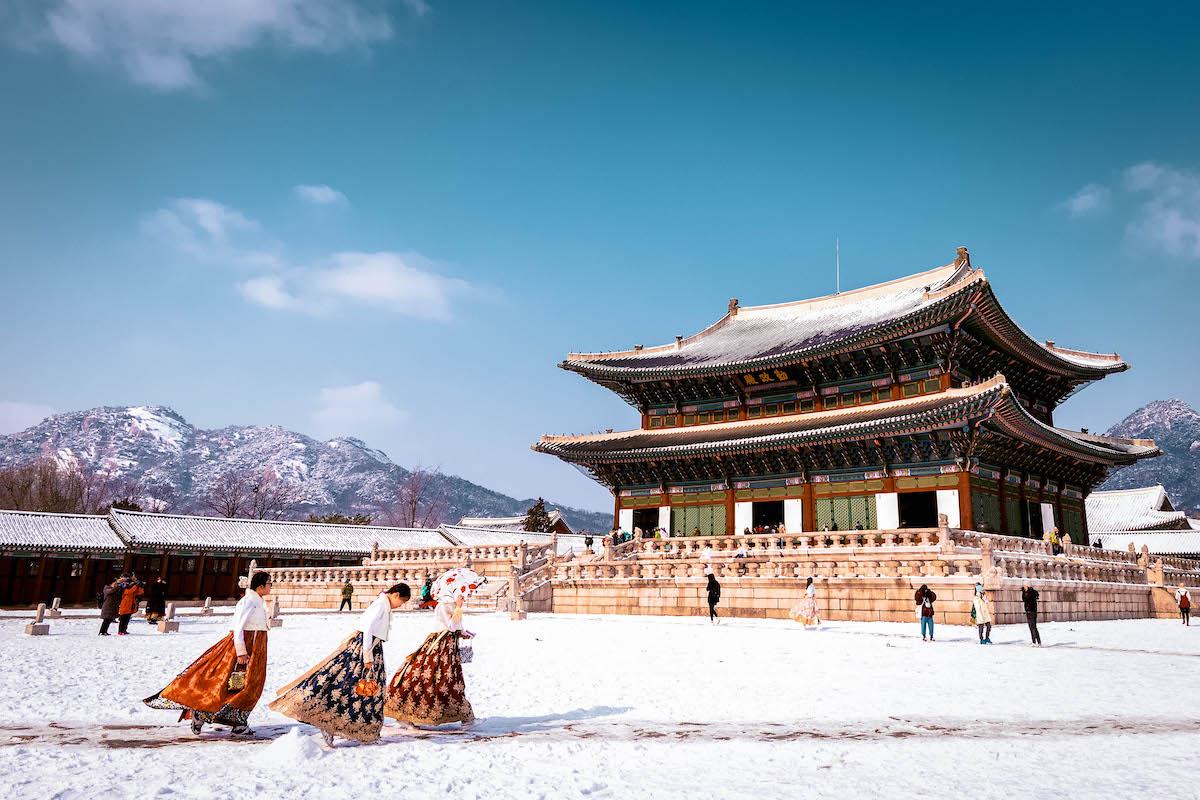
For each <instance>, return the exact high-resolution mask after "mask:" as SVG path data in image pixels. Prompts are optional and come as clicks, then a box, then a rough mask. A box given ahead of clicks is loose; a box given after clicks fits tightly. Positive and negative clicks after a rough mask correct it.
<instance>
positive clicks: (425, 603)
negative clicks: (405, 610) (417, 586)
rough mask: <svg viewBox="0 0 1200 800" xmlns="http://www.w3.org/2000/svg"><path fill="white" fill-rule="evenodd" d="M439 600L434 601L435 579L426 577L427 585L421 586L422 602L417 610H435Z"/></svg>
mask: <svg viewBox="0 0 1200 800" xmlns="http://www.w3.org/2000/svg"><path fill="white" fill-rule="evenodd" d="M436 606H437V600H434V599H433V578H432V577H430V576H429V575H426V576H425V583H424V584H423V585H422V586H421V602H420V603H419V604H418V605H417V608H435V607H436Z"/></svg>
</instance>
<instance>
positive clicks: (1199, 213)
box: [1125, 162, 1200, 258]
mask: <svg viewBox="0 0 1200 800" xmlns="http://www.w3.org/2000/svg"><path fill="white" fill-rule="evenodd" d="M1125 187H1126V189H1128V190H1129V192H1131V193H1132V194H1134V195H1136V196H1137V197H1138V199H1139V203H1140V204H1139V206H1138V209H1137V212H1136V215H1135V217H1134V219H1133V221H1131V222H1130V223H1129V225H1128V226H1127V227H1126V235H1127V237H1128V238H1129V240H1130V241H1132V242H1134V243H1136V244H1139V245H1141V246H1144V247H1147V248H1149V249H1151V250H1159V251H1161V252H1164V253H1166V254H1167V255H1171V256H1180V257H1184V258H1200V174H1197V173H1195V172H1191V171H1188V170H1182V169H1177V168H1175V167H1171V166H1166V165H1162V164H1155V163H1152V162H1144V163H1141V164H1135V165H1134V166H1132V167H1130V168H1129V169H1127V170H1125Z"/></svg>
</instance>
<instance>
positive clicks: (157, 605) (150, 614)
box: [146, 575, 167, 625]
mask: <svg viewBox="0 0 1200 800" xmlns="http://www.w3.org/2000/svg"><path fill="white" fill-rule="evenodd" d="M166 613H167V581H166V579H165V578H163V577H162V576H161V575H160V576H158V577H157V578H156V579H155V580H154V583H152V584H150V599H149V600H148V601H147V602H146V621H147V622H149V623H150V624H151V625H153V624H154V623H155V622H158V621H159V619H161V618H162V617H163V616H164V615H165V614H166Z"/></svg>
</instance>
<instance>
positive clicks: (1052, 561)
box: [993, 551, 1147, 586]
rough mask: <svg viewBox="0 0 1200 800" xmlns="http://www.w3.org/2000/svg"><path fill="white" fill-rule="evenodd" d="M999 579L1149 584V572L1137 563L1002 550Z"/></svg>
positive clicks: (996, 561) (998, 555)
mask: <svg viewBox="0 0 1200 800" xmlns="http://www.w3.org/2000/svg"><path fill="white" fill-rule="evenodd" d="M993 563H994V564H995V566H996V568H997V572H996V577H998V578H1015V579H1017V580H1047V581H1091V582H1094V583H1125V584H1135V585H1141V586H1145V585H1147V579H1146V571H1145V570H1144V569H1142V568H1141V567H1139V566H1137V564H1127V563H1126V564H1121V563H1116V562H1110V561H1089V560H1083V559H1074V558H1063V557H1061V556H1046V555H1041V556H1040V557H1039V556H1037V555H1026V554H1024V553H1013V552H1007V551H1001V552H999V553H996V554H995V555H994V556H993Z"/></svg>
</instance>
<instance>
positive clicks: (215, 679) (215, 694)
mask: <svg viewBox="0 0 1200 800" xmlns="http://www.w3.org/2000/svg"><path fill="white" fill-rule="evenodd" d="M270 593H271V576H270V575H268V574H267V573H265V572H256V573H254V576H253V577H251V578H250V588H249V589H247V590H246V595H245V596H244V597H243V598H242V599H241V600H239V601H238V603H237V605H236V606H234V609H233V627H232V630H230V631H229V633H227V634H225V635H224V636H223V637H221V641H219V642H217V643H216V644H215V645H213V646H212V647H210V648H209V649H208V650H206V651H205V652H204V654H203V655H202V656H200V657H199V658H198V659H196V660H195V661H194V662H192V664H191V665H190V666H188V667H187V669H185V670H184V671H183V672H181V673H179V675H177V676H176V677H175V680H173V681H171V682H170V683H169V684H167V686H166V688H164V689H163V690H162V691H160V692H158V693H157V694H155V695H153V696H151V697H147V698H146V699H145V700H144V701H143V702H144V703H145V704H146V705H148V706H150V707H151V708H162V709H170V710H174V711H181V712H183V713H181V714H180V715H179V719H180V720H185V719H191V721H192V733H194V734H196V735H197V736H199V735H200V731H201V729H203V727H204V726H205V725H206V724H214V723H215V724H218V725H228V726H230V727H231V728H233V733H234V734H235V735H237V736H250V735H253V733H254V731H252V730H250V726H249V725H248V724H247V723H248V722H249V719H250V712H251V711H253V710H254V706H255V705H257V704H258V698H259V697H261V696H262V691H263V684H264V683H265V682H266V679H267V628H268V626H267V605H266V603H265V602H263V598H264V597H266V596H267V595H268V594H270Z"/></svg>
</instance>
